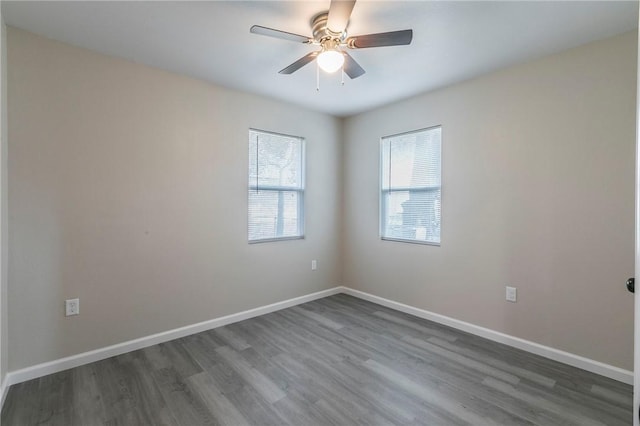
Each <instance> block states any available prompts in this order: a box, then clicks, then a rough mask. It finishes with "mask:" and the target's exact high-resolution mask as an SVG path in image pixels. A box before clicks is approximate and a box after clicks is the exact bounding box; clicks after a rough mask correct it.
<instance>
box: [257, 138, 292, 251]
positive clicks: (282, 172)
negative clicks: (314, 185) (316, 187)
mask: <svg viewBox="0 0 640 426" xmlns="http://www.w3.org/2000/svg"><path fill="white" fill-rule="evenodd" d="M303 235H304V140H303V139H302V138H299V137H295V136H286V135H280V134H276V133H268V132H263V131H260V130H253V129H251V130H249V242H261V241H274V240H280V239H292V238H302V236H303Z"/></svg>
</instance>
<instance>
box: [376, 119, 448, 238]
mask: <svg viewBox="0 0 640 426" xmlns="http://www.w3.org/2000/svg"><path fill="white" fill-rule="evenodd" d="M438 128H439V129H440V131H441V132H442V125H441V124H438V125H435V126H430V127H424V128H421V129H415V130H409V131H406V132H401V133H393V134H390V135H385V136H382V137H381V138H380V143H379V151H380V157H379V167H378V176H379V179H378V183H379V190H378V197H379V198H378V215H379V216H378V234H379V237H380V240H382V241H392V242H399V243H409V244H419V245H423V246H434V247H440V246H441V245H442V237H440V242H438V243H436V242H432V241H421V240H411V239H405V238H393V237H385V236H384V231H385V229H384V228H385V220H384V218H385V217H386V216H385V214H384V209H385V203H384V196H385V194H387V193H389V192H395V191H403V190H404V191H407V190H409V189H411V190H413V191H416V190H418V191H437V190H438V189H439V190H440V191H441V192H440V201H441V204H440V233H441V235H442V217H443V215H442V204H444V203H443V202H442V175H443V174H444V172H443V170H442V169H443V162H442V140H441V142H440V185H439V186H430V187H429V186H425V187H406V188H405V187H403V188H395V189H393V190H391V189H383V183H382V176H383V170H382V165H383V163H384V161H383V156H384V152H383V144H384V140H385V139H387V138H391V137H394V136H402V135H408V134H411V133H418V132H424V131H428V130H432V129H438ZM440 137H441V138H442V134H441V136H440Z"/></svg>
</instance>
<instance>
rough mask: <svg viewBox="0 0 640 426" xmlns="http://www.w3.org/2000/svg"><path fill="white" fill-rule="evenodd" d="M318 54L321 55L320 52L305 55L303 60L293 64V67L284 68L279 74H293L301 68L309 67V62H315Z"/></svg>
mask: <svg viewBox="0 0 640 426" xmlns="http://www.w3.org/2000/svg"><path fill="white" fill-rule="evenodd" d="M318 53H320V52H311V53H308V54H306V55H304V56H303V57H302V58H300V59H298V60H297V61H295V62H294V63H292V64H291V65H289V66H288V67H286V68H283V69H281V70H280V71H278V72H279V73H280V74H293V73H294V72H296V71H298V70H299V69H300V68H302V67H304V66H305V65H307V64H308V63H309V62H311V61H313V60H314V59H315V58H316V56H318Z"/></svg>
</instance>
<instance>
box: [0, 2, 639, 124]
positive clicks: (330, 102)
mask: <svg viewBox="0 0 640 426" xmlns="http://www.w3.org/2000/svg"><path fill="white" fill-rule="evenodd" d="M329 3H330V2H329V0H326V1H213V2H186V1H181V2H166V1H165V2H115V1H114V2H98V1H72V2H55V1H45V2H25V1H17V2H14V1H2V14H3V16H4V19H5V22H6V23H7V24H8V25H12V26H15V27H19V28H23V29H26V30H28V31H31V32H34V33H37V34H41V35H44V36H46V37H49V38H52V39H55V40H60V41H62V42H65V43H69V44H72V45H76V46H81V47H86V48H88V49H92V50H95V51H98V52H101V53H105V54H108V55H113V56H119V57H123V58H126V59H130V60H133V61H135V62H139V63H143V64H147V65H150V66H154V67H158V68H162V69H166V70H169V71H173V72H177V73H180V74H185V75H189V76H192V77H196V78H200V79H203V80H207V81H210V82H212V83H216V84H219V85H222V86H226V87H230V88H233V89H239V90H243V91H247V92H252V93H257V94H262V95H266V96H269V97H273V98H277V99H281V100H285V101H288V102H292V103H295V104H298V105H302V106H305V107H307V108H311V109H314V110H318V111H323V112H327V113H330V114H334V115H337V116H347V115H352V114H356V113H359V112H362V111H365V110H368V109H372V108H375V107H378V106H380V105H384V104H387V103H390V102H393V101H396V100H399V99H403V98H407V97H409V96H412V95H415V94H417V93H420V92H425V91H429V90H433V89H436V88H439V87H442V86H446V85H449V84H452V83H455V82H458V81H462V80H466V79H469V78H472V77H474V76H477V75H480V74H483V73H486V72H489V71H492V70H495V69H498V68H502V67H505V66H508V65H512V64H515V63H519V62H524V61H528V60H531V59H534V58H538V57H541V56H545V55H549V54H552V53H555V52H559V51H562V50H565V49H568V48H571V47H574V46H578V45H581V44H585V43H589V42H591V41H594V40H598V39H603V38H606V37H610V36H613V35H615V34H619V33H622V32H626V31H629V30H632V29H634V28H637V24H638V3H637V2H635V1H633V2H616V1H601V2H600V1H586V2H580V1H564V2H559V1H555V2H541V1H535V2H520V1H516V2H490V1H471V2H458V1H456V2H453V1H451V2H449V1H433V2H431V1H370V0H369V1H367V0H359V1H358V3H356V5H355V8H354V10H353V14H352V16H351V21H350V24H349V28H348V30H349V35H359V34H369V33H377V32H386V31H393V30H401V29H407V28H412V29H413V31H414V37H413V43H412V44H411V45H409V46H398V47H382V48H373V49H362V50H355V51H350V53H351V55H352V56H353V57H354V58H355V59H356V60H357V61H358V62H359V63H360V65H362V66H363V67H364V69H365V70H366V71H367V73H366V74H365V75H364V76H362V77H360V78H358V79H355V80H350V79H348V78H346V81H345V85H344V86H340V76H339V74H332V75H328V74H323V75H322V76H321V81H320V92H316V88H315V87H316V82H315V78H316V68H315V63H312V64H310V65H307V66H305V67H304V68H302V69H301V70H299V71H298V72H296V73H294V74H292V75H280V74H278V71H279V70H280V69H282V68H284V67H285V66H286V65H289V64H290V63H292V62H293V61H295V60H297V59H298V58H300V57H301V56H303V55H305V54H306V53H308V52H309V51H311V50H312V49H313V47H312V46H308V45H303V44H296V43H293V42H289V41H285V40H279V39H273V38H269V37H264V36H259V35H255V34H250V33H249V28H250V27H251V25H253V24H258V25H263V26H267V27H271V28H276V29H281V30H285V31H289V32H293V33H297V34H302V35H311V30H310V27H309V20H310V19H311V17H312V16H313V15H315V14H316V13H318V12H320V11H324V10H327V9H328V8H329Z"/></svg>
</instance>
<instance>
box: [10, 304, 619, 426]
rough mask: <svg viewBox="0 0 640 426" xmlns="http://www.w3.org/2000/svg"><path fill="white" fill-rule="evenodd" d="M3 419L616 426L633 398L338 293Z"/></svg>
mask: <svg viewBox="0 0 640 426" xmlns="http://www.w3.org/2000/svg"><path fill="white" fill-rule="evenodd" d="M0 420H1V422H2V424H3V425H9V426H11V425H17V426H23V425H24V426H31V425H41V424H42V425H58V424H59V425H65V426H66V425H82V426H84V425H109V426H115V425H127V426H131V425H184V426H198V425H287V424H290V425H304V426H307V425H308V426H316V425H317V426H321V425H430V426H432V425H447V426H449V425H457V424H460V425H469V424H472V425H496V424H500V425H516V424H517V425H539V426H553V425H571V424H574V425H586V426H589V425H593V426H595V425H610V426H618V425H625V424H630V423H631V420H632V387H631V386H629V385H626V384H623V383H620V382H615V381H613V380H611V379H608V378H606V377H602V376H598V375H595V374H592V373H589V372H586V371H583V370H580V369H577V368H575V367H570V366H567V365H564V364H561V363H558V362H555V361H552V360H549V359H545V358H542V357H539V356H537V355H534V354H531V353H527V352H524V351H521V350H518V349H515V348H512V347H508V346H505V345H502V344H499V343H496V342H491V341H488V340H486V339H482V338H480V337H478V336H474V335H471V334H468V333H465V332H461V331H459V330H455V329H452V328H449V327H446V326H443V325H441V324H436V323H433V322H430V321H428V320H425V319H421V318H415V317H412V316H411V315H408V314H405V313H401V312H396V311H393V310H391V309H389V308H386V307H383V306H379V305H376V304H373V303H370V302H367V301H364V300H360V299H356V298H353V297H351V296H347V295H345V294H338V295H335V296H331V297H327V298H324V299H319V300H315V301H313V302H309V303H306V304H302V305H298V306H295V307H293V308H289V309H285V310H281V311H278V312H273V313H270V314H267V315H263V316H260V317H255V318H252V319H249V320H246V321H242V322H239V323H235V324H230V325H228V326H225V327H220V328H217V329H214V330H209V331H205V332H202V333H198V334H195V335H192V336H187V337H184V338H181V339H177V340H174V341H171V342H166V343H162V344H159V345H154V346H151V347H148V348H144V349H141V350H139V351H134V352H130V353H127V354H124V355H120V356H117V357H113V358H109V359H105V360H102V361H98V362H95V363H92V364H88V365H84V366H81V367H78V368H75V369H72V370H67V371H64V372H60V373H56V374H53V375H50V376H45V377H41V378H39V379H34V380H31V381H28V382H24V383H20V384H17V385H13V386H11V388H10V389H9V391H8V394H7V397H6V401H5V403H4V406H3V409H2V415H1V418H0Z"/></svg>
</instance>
